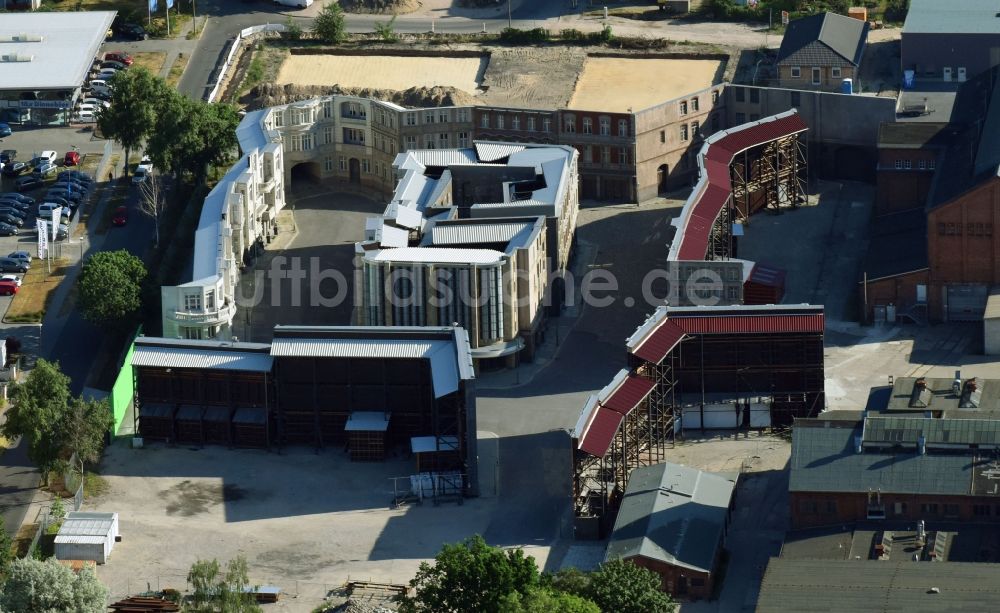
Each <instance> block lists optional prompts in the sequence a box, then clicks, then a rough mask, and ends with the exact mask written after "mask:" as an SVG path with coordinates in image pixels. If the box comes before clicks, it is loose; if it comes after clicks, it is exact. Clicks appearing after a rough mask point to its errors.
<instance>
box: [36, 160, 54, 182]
mask: <svg viewBox="0 0 1000 613" xmlns="http://www.w3.org/2000/svg"><path fill="white" fill-rule="evenodd" d="M57 172H59V167H58V166H56V165H55V164H53V163H51V162H43V163H42V164H41V166H38V167H37V168H35V170H34V172H32V173H31V176H33V177H35V178H36V179H42V178H44V177H47V176H49V175H54V174H56V173H57Z"/></svg>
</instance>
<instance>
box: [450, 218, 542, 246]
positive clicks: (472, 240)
mask: <svg viewBox="0 0 1000 613" xmlns="http://www.w3.org/2000/svg"><path fill="white" fill-rule="evenodd" d="M534 225H535V224H534V223H533V222H529V221H521V222H513V223H508V222H503V223H489V224H484V223H480V224H460V223H449V224H435V226H434V227H433V228H431V243H432V244H434V245H439V246H440V245H470V244H472V245H474V244H481V243H507V242H509V241H510V240H511V239H513V238H514V237H515V236H517V235H518V234H519V233H520V232H522V231H524V230H527V229H529V228H531V227H532V226H534Z"/></svg>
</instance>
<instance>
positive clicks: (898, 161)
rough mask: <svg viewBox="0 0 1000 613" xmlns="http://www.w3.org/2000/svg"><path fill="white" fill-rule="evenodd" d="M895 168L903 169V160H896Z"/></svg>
mask: <svg viewBox="0 0 1000 613" xmlns="http://www.w3.org/2000/svg"><path fill="white" fill-rule="evenodd" d="M895 167H896V170H903V160H896V164H895Z"/></svg>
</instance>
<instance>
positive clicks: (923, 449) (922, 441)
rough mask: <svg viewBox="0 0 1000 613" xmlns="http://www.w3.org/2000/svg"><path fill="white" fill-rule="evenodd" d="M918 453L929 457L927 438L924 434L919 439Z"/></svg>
mask: <svg viewBox="0 0 1000 613" xmlns="http://www.w3.org/2000/svg"><path fill="white" fill-rule="evenodd" d="M917 453H919V454H920V455H927V437H925V436H924V435H923V434H921V435H920V436H919V437H918V438H917Z"/></svg>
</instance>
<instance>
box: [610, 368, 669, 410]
mask: <svg viewBox="0 0 1000 613" xmlns="http://www.w3.org/2000/svg"><path fill="white" fill-rule="evenodd" d="M655 386H656V382H655V381H653V380H652V379H647V378H645V377H640V376H639V375H634V374H631V375H629V376H628V377H626V378H625V381H623V382H622V384H621V385H619V386H618V388H617V389H616V390H615V391H613V392H611V395H610V396H609V397H608V398H607V400H605V401H604V402H602V403H601V404H602V405H604V406H605V407H607V408H609V409H611V410H612V411H615V412H616V413H621V414H622V415H628V414H629V413H631V412H632V410H633V409H635V408H636V407H637V406H639V403H640V402H642V401H643V400H645V398H646V396H649V392H651V391H653V388H654V387H655Z"/></svg>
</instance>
